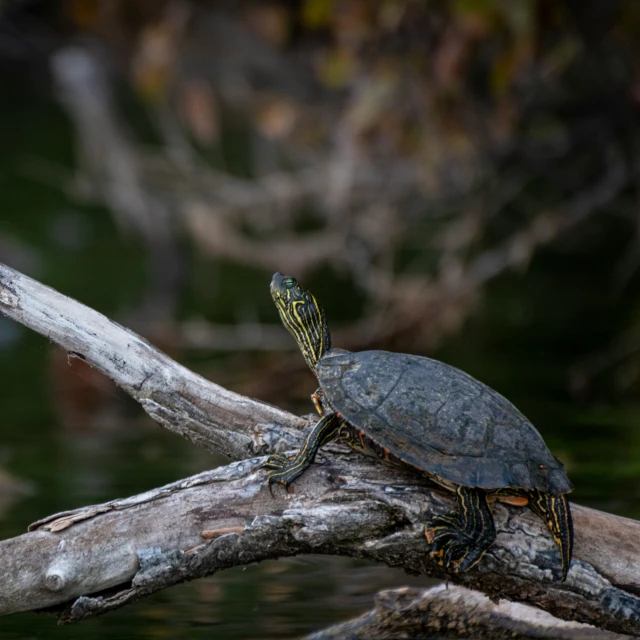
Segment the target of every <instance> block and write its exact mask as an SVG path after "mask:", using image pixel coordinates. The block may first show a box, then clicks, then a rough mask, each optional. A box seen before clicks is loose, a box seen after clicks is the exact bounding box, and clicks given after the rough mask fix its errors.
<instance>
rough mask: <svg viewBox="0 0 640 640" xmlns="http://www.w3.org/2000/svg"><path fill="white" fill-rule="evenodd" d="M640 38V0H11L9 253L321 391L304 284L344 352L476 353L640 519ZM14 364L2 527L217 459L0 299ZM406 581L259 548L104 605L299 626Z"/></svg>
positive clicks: (226, 380)
mask: <svg viewBox="0 0 640 640" xmlns="http://www.w3.org/2000/svg"><path fill="white" fill-rule="evenodd" d="M639 54H640V4H638V3H637V2H633V0H628V1H625V0H610V1H608V2H602V1H599V0H455V1H445V0H394V1H392V0H296V1H293V0H291V1H276V0H272V1H267V0H255V1H251V2H249V1H234V2H231V1H226V2H225V1H222V0H221V1H217V2H216V1H213V0H211V1H204V0H200V1H198V0H189V1H188V0H180V1H179V0H153V1H152V0H58V1H56V2H50V1H48V2H45V1H44V0H39V1H38V0H31V1H29V0H4V1H2V2H0V212H1V213H0V260H2V261H4V262H6V263H8V264H9V265H10V266H13V267H15V268H17V269H20V270H22V271H23V272H25V273H27V274H29V275H32V276H33V277H35V278H38V279H40V280H42V281H43V282H46V283H47V284H50V285H51V286H54V287H56V288H58V289H59V290H61V291H62V292H64V293H66V294H68V295H71V296H73V297H76V298H78V299H80V300H82V301H83V302H85V303H86V304H88V305H91V306H93V307H95V308H96V309H98V310H99V311H102V312H104V313H106V314H107V315H109V316H111V317H113V318H115V319H117V320H118V321H119V322H121V323H123V324H125V325H127V326H130V327H132V328H133V329H134V330H136V331H138V332H139V333H141V334H143V335H144V336H145V337H147V338H148V339H150V340H151V341H152V342H154V343H155V344H157V345H158V346H160V347H161V348H163V349H165V350H166V351H167V352H168V353H170V354H171V355H172V356H173V357H175V358H177V359H179V360H180V361H182V362H184V363H185V364H187V365H188V366H190V367H192V368H194V369H196V370H198V371H199V372H201V373H203V375H206V376H208V377H209V378H210V379H212V380H215V381H216V382H218V383H221V384H224V385H226V386H228V387H230V388H233V389H234V390H237V391H240V392H243V393H248V394H250V395H252V396H256V397H260V398H262V399H264V400H267V401H269V402H272V403H274V404H279V405H281V406H285V407H287V408H290V409H293V410H296V411H300V412H308V411H310V410H311V409H310V403H309V402H308V393H309V392H310V391H312V390H313V388H314V386H313V379H312V376H311V374H310V373H309V372H308V371H306V370H305V368H304V363H303V362H302V359H301V358H300V356H299V355H298V354H297V353H296V352H295V350H294V344H293V341H292V340H291V339H290V337H289V336H288V335H287V334H286V333H285V331H284V329H282V328H281V327H280V325H279V323H278V319H277V314H276V312H275V310H274V309H273V307H272V303H271V301H270V298H269V295H268V288H267V285H268V282H269V279H270V276H271V273H272V272H274V271H276V270H278V271H282V272H286V273H290V274H292V275H295V276H296V277H298V278H299V279H301V280H302V281H303V282H304V283H305V285H307V286H308V287H309V288H311V289H312V290H313V291H314V293H316V295H317V296H318V298H319V299H320V300H321V301H322V302H323V304H324V306H325V308H326V310H327V313H328V316H329V320H330V322H331V326H332V329H333V336H334V344H335V345H336V346H341V347H345V348H351V349H363V348H387V349H393V350H400V351H410V352H413V353H421V354H425V355H431V356H435V357H438V358H440V359H443V360H445V361H447V362H449V363H450V364H454V365H456V366H459V367H461V368H463V369H465V370H467V371H469V372H470V373H471V374H473V375H475V376H476V377H479V378H481V379H482V380H483V381H485V382H487V383H488V384H490V385H491V386H493V387H495V388H497V389H498V390H499V391H501V392H502V393H504V394H505V395H506V396H508V397H509V398H510V399H511V400H513V401H514V402H515V403H516V404H517V405H518V406H519V407H520V408H521V409H523V411H524V412H525V413H526V414H527V415H528V416H529V417H530V418H531V419H532V421H533V422H534V423H535V424H536V425H537V426H538V428H539V429H540V431H541V432H542V433H543V435H544V437H545V439H546V441H547V443H548V444H549V446H550V448H551V449H552V450H553V451H554V453H556V455H558V456H559V457H561V458H562V460H563V461H564V462H565V465H566V466H567V469H568V472H569V475H570V477H571V478H572V480H573V482H574V484H575V486H576V492H575V498H576V500H577V501H578V502H582V503H586V504H590V505H592V506H596V507H598V508H603V509H606V510H609V511H612V512H615V513H620V514H624V515H628V516H631V517H639V516H640V507H639V506H638V504H639V503H638V497H639V496H640V277H639V274H638V270H639V267H640V202H639V195H640V193H639V190H638V188H639V182H638V178H639V170H640V119H639V117H638V116H639V113H638V106H639V101H640V57H639ZM0 381H1V384H0V393H1V394H2V407H3V417H4V420H3V426H2V428H1V431H0V434H1V435H0V465H1V466H2V471H1V473H0V534H2V536H3V537H6V536H9V535H16V534H18V533H20V532H22V531H24V530H25V528H26V525H27V524H28V523H29V522H31V521H33V520H35V519H37V518H38V517H41V516H43V515H44V514H46V513H50V512H54V511H56V510H58V509H66V508H71V507H74V506H77V505H80V504H86V503H89V502H96V501H101V500H107V499H111V498H114V497H116V496H123V495H129V494H132V493H134V492H136V491H140V490H143V489H145V488H148V487H150V486H155V485H158V484H161V483H162V482H167V481H170V480H174V479H176V478H177V477H181V476H185V475H188V474H190V473H194V472H196V471H198V470H200V469H203V468H207V467H210V466H212V465H213V464H217V463H219V462H221V460H212V459H211V457H210V456H208V455H206V454H204V453H203V452H198V451H194V450H193V447H190V446H189V445H188V444H186V443H182V442H176V439H175V437H174V436H172V435H170V434H164V433H162V431H161V430H160V429H157V428H155V427H154V425H152V424H151V423H150V422H149V421H148V420H147V419H146V418H145V417H144V416H142V415H141V412H140V410H139V408H138V407H137V406H135V405H134V404H133V403H131V402H129V401H128V400H127V399H126V398H124V397H122V396H121V394H119V392H118V390H117V389H116V388H115V387H113V385H112V384H111V383H110V382H109V381H108V380H105V379H104V378H102V377H101V376H100V375H99V374H97V373H96V372H94V371H92V370H90V369H88V368H86V367H85V366H83V365H82V363H78V362H77V361H73V360H71V361H70V360H69V359H68V358H67V356H66V354H64V353H62V352H60V351H58V350H57V349H55V348H54V347H53V346H51V345H49V344H48V343H46V341H45V340H43V339H42V338H40V337H38V336H35V335H32V334H31V333H30V332H28V331H27V330H26V329H23V328H21V327H19V326H16V325H14V324H12V323H10V322H8V321H6V320H1V319H0ZM278 572H283V575H282V576H280V575H272V573H278ZM403 582H406V577H405V576H402V575H398V574H396V573H393V572H390V571H387V570H386V569H384V568H379V567H369V566H365V565H363V564H361V563H349V562H346V561H345V562H343V561H341V560H337V559H336V560H335V562H334V561H333V560H332V561H331V562H324V561H323V563H322V564H318V563H314V562H312V561H310V562H309V563H301V562H300V561H297V562H290V563H284V562H283V563H280V564H278V565H275V564H271V565H268V564H267V565H264V566H261V567H257V568H256V567H254V568H250V569H249V571H248V572H247V574H246V576H245V574H242V573H241V572H228V573H227V574H225V575H223V576H219V577H216V578H215V579H212V580H211V581H205V582H203V583H201V584H199V585H191V586H185V587H181V588H179V589H175V590H173V591H171V592H169V593H167V594H163V595H161V596H159V597H158V598H156V599H155V600H152V601H150V603H149V604H146V605H141V607H139V608H138V609H137V610H136V611H132V612H127V613H122V614H116V616H114V617H112V619H110V620H105V621H94V622H91V623H89V624H91V625H93V626H92V629H93V633H95V634H103V635H108V634H113V633H115V632H116V630H118V629H121V628H122V625H125V626H126V627H127V628H129V629H134V628H135V629H137V631H138V633H140V634H143V635H145V634H146V635H154V636H163V635H171V634H172V633H173V634H175V633H190V634H191V637H197V636H198V635H199V634H200V633H202V634H204V633H209V631H210V628H211V625H212V624H217V625H224V627H223V628H224V633H225V634H226V636H227V637H260V638H264V637H271V636H274V637H275V636H277V637H279V638H282V637H290V636H293V635H296V634H300V633H302V632H304V631H308V630H311V629H313V628H318V627H319V626H322V621H325V622H326V621H327V620H329V619H333V618H339V617H344V616H345V615H349V614H353V613H354V612H357V611H358V610H359V609H365V608H367V607H368V606H369V602H370V601H369V597H370V594H371V593H373V592H375V590H376V589H377V588H381V587H382V586H390V585H391V584H396V585H397V584H400V583H403ZM318 584H322V585H323V587H322V588H318V586H317V585H318ZM258 585H259V587H258ZM310 585H312V588H311V587H310ZM345 585H346V586H345ZM347 586H348V587H349V588H347ZM345 589H347V591H345ZM349 589H351V590H350V591H349ZM274 603H275V604H274ZM303 603H304V604H303ZM311 604H313V609H311V608H310V605H311ZM179 608H181V610H182V613H181V614H180V615H178V614H177V613H176V611H177V609H179ZM247 608H248V609H249V610H250V611H251V612H252V614H251V616H250V618H251V623H250V624H249V622H247V617H246V614H245V611H246V610H247ZM205 611H206V612H208V613H205ZM117 616H122V617H120V618H118V617H117ZM34 620H36V619H34V617H33V616H31V617H26V616H25V617H22V616H17V617H14V618H11V619H9V620H8V621H7V623H6V624H5V621H3V623H2V626H1V627H0V637H7V638H14V637H16V638H17V637H23V636H22V635H20V634H22V633H23V632H24V630H25V629H32V628H36V627H35V626H34V625H42V629H46V630H47V633H49V632H50V633H54V630H52V629H51V623H50V621H47V620H45V621H40V620H37V622H34ZM119 625H120V626H119ZM38 628H40V627H38ZM163 629H164V633H163V631H162V630H163ZM86 632H87V631H86V630H84V629H83V630H78V631H75V630H74V631H73V632H71V633H78V634H82V633H86ZM65 637H69V636H68V635H67V636H65Z"/></svg>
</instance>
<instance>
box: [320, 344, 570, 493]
mask: <svg viewBox="0 0 640 640" xmlns="http://www.w3.org/2000/svg"><path fill="white" fill-rule="evenodd" d="M317 373H318V378H319V380H320V385H321V387H322V388H323V389H324V392H325V394H326V397H327V400H328V401H329V404H330V405H331V406H332V407H333V408H334V409H335V410H336V411H338V412H340V413H341V414H342V415H343V416H344V417H345V418H346V419H347V420H348V421H349V422H350V423H351V424H352V425H354V426H355V427H356V428H358V429H362V430H363V431H364V432H365V434H366V435H367V436H368V437H369V438H371V439H372V440H373V441H374V442H375V443H377V444H378V445H380V446H382V447H385V448H387V449H389V450H390V451H391V453H393V454H395V455H396V456H397V457H399V458H400V459H402V460H403V461H404V462H406V463H408V464H410V465H412V466H415V467H418V468H420V469H423V470H424V471H427V472H429V473H432V474H435V475H437V476H440V477H441V478H444V479H445V480H448V481H450V482H453V483H455V484H460V485H464V486H467V487H482V488H484V489H498V488H504V487H516V488H521V489H539V490H540V491H544V492H546V493H552V494H561V493H568V492H570V491H571V490H572V486H571V483H570V482H569V480H568V478H567V476H566V474H565V472H564V468H563V466H562V463H561V462H560V461H559V460H557V459H556V458H555V457H554V456H553V455H552V454H551V452H550V451H549V449H548V448H547V446H546V444H545V443H544V440H543V439H542V436H541V435H540V434H539V433H538V431H537V430H536V429H535V427H534V426H533V425H532V424H531V423H530V422H529V421H528V420H527V419H526V418H525V417H524V415H522V413H521V412H520V411H518V409H516V407H514V406H513V405H512V404H511V403H510V402H509V401H508V400H507V399H506V398H504V397H503V396H501V395H500V394H499V393H498V392H497V391H494V390H493V389H491V388H490V387H488V386H487V385H485V384H483V383H482V382H480V381H478V380H476V379H475V378H472V377H471V376H470V375H468V374H466V373H464V372H463V371H460V370H459V369H456V368H455V367H451V366H449V365H447V364H444V363H442V362H438V361H437V360H431V359H430V358H423V357H420V356H412V355H405V354H401V353H390V352H388V351H362V352H359V353H351V352H348V351H342V350H339V349H332V350H330V351H328V352H327V353H326V354H325V355H324V356H323V357H322V358H321V360H320V362H319V363H318V365H317Z"/></svg>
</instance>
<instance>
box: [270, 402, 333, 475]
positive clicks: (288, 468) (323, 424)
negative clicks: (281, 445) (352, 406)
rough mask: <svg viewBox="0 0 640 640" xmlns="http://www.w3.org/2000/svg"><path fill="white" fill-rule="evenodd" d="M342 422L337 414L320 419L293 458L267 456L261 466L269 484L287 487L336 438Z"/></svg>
mask: <svg viewBox="0 0 640 640" xmlns="http://www.w3.org/2000/svg"><path fill="white" fill-rule="evenodd" d="M343 424H344V420H343V419H342V418H341V417H340V416H339V415H337V414H335V413H331V414H328V415H325V416H324V417H323V418H321V419H320V420H319V421H318V422H317V423H316V424H315V425H314V426H313V428H312V429H311V430H310V431H309V433H308V434H307V437H306V438H305V440H304V444H303V445H302V446H301V447H300V449H299V450H298V451H297V453H296V454H295V456H293V458H287V457H286V456H284V455H282V454H281V453H276V454H275V455H272V456H269V458H267V461H266V462H265V463H264V464H263V465H262V468H263V469H267V470H268V471H267V480H268V482H269V484H271V483H273V482H279V483H280V484H283V485H284V486H285V487H288V486H289V485H290V484H291V483H292V482H293V481H294V480H295V479H296V478H297V477H298V476H299V475H301V474H302V473H303V472H304V471H305V469H307V467H308V466H309V465H310V464H311V463H312V462H313V459H314V458H315V457H316V453H317V452H318V449H319V448H320V447H321V446H322V445H323V444H326V443H327V442H329V441H330V440H333V439H334V438H336V437H337V436H338V432H339V431H340V427H341V426H342V425H343Z"/></svg>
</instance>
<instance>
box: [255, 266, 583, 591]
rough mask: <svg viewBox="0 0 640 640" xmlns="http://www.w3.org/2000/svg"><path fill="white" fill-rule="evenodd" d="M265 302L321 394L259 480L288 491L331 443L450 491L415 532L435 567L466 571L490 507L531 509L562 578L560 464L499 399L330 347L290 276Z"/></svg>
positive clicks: (456, 375)
mask: <svg viewBox="0 0 640 640" xmlns="http://www.w3.org/2000/svg"><path fill="white" fill-rule="evenodd" d="M270 289H271V296H272V298H273V301H274V303H275V305H276V307H277V309H278V312H279V315H280V318H281V320H282V322H283V324H284V326H285V327H286V328H287V329H288V330H289V331H290V332H291V334H292V335H293V337H294V338H295V340H296V342H297V344H298V347H299V348H300V351H301V352H302V356H303V357H304V359H305V361H306V363H307V365H308V366H309V367H310V368H311V370H312V372H313V373H314V374H315V376H316V377H317V379H318V382H319V385H320V387H319V388H318V390H317V391H316V392H315V393H314V394H312V396H311V397H312V400H313V402H314V404H315V407H316V410H317V411H318V413H319V414H320V419H319V420H318V422H317V423H316V424H315V425H313V426H312V427H311V428H310V429H309V430H308V432H307V433H306V435H305V438H304V443H303V445H302V446H301V447H300V449H299V450H298V451H297V452H296V453H295V454H294V455H293V456H292V457H288V456H285V455H284V454H281V453H276V454H274V455H271V456H269V457H268V458H267V460H266V462H265V463H263V465H262V466H263V467H264V468H265V469H266V470H267V481H268V484H269V486H271V484H272V483H274V482H276V483H280V484H282V485H284V486H285V487H288V486H289V485H290V484H291V483H292V482H293V481H294V480H295V479H296V478H298V477H299V476H300V475H301V474H302V473H303V472H304V471H305V470H306V469H307V468H308V467H309V465H310V464H311V463H312V462H313V460H314V458H315V455H316V453H317V451H318V449H319V448H320V447H321V446H322V445H324V444H326V443H328V442H330V441H332V440H339V441H342V442H344V443H346V444H347V445H349V446H350V447H352V448H354V449H356V450H358V451H361V452H364V453H367V454H368V455H374V456H378V457H380V458H383V459H384V460H386V461H387V462H390V463H392V464H400V465H408V466H409V467H412V468H413V469H414V470H416V469H417V470H418V471H419V472H420V473H422V474H424V476H426V477H427V478H429V479H430V480H432V481H434V482H435V483H437V484H438V485H440V486H442V487H444V488H445V489H447V490H448V491H450V492H453V493H454V494H455V501H456V505H455V508H454V509H453V510H452V511H451V512H449V513H446V514H444V515H437V516H433V517H431V518H430V519H429V520H428V521H427V522H426V523H425V525H424V532H425V536H426V538H427V542H428V543H429V545H430V550H429V553H430V555H431V557H432V558H433V559H434V560H435V561H437V562H438V563H439V564H440V565H441V566H442V567H444V569H445V570H446V571H448V572H451V573H462V572H465V571H468V570H469V569H471V568H472V567H474V566H475V565H476V564H477V563H478V562H479V561H480V559H481V558H482V556H483V555H484V553H485V552H486V551H487V549H489V547H490V546H491V545H492V544H493V542H494V540H495V538H496V528H495V524H494V520H493V515H492V510H491V504H492V503H494V502H495V501H496V500H499V501H502V502H506V503H510V504H515V505H518V506H525V505H528V506H529V508H530V509H531V510H532V511H533V512H534V513H535V514H537V515H538V516H540V517H541V518H542V519H543V520H544V521H545V523H546V524H547V526H548V527H549V529H550V531H551V535H552V537H553V540H554V541H555V543H556V544H557V545H558V547H559V550H560V560H561V580H565V579H566V577H567V572H568V570H569V565H570V563H571V551H572V547H573V525H572V519H571V510H570V507H569V502H568V501H567V498H566V495H567V494H568V493H569V492H571V491H572V490H573V487H572V485H571V483H570V481H569V479H568V478H567V475H566V473H565V471H564V467H563V465H562V463H561V462H560V461H559V460H558V459H557V458H555V457H554V456H553V455H552V454H551V452H550V451H549V449H548V448H547V446H546V444H545V442H544V440H543V439H542V436H541V435H540V434H539V433H538V431H537V430H536V429H535V427H534V426H533V425H532V424H531V423H530V422H529V421H528V420H527V418H525V416H524V415H523V414H522V413H521V412H520V411H519V410H518V409H517V408H516V407H515V406H514V405H513V404H511V402H509V401H508V400H507V399H506V398H505V397H503V396H502V395H500V394H499V393H498V392H497V391H494V390H493V389H491V388H490V387H488V386H487V385H485V384H484V383H482V382H480V381H478V380H476V379H475V378H473V377H472V376H470V375H469V374H467V373H465V372H463V371H461V370H460V369H457V368H455V367H453V366H450V365H448V364H445V363H443V362H440V361H438V360H433V359H431V358H426V357H422V356H416V355H407V354H402V353H394V352H388V351H360V352H350V351H346V350H343V349H335V348H332V347H331V336H330V334H329V329H328V326H327V321H326V318H325V314H324V311H323V309H322V307H321V306H320V304H319V303H318V302H317V300H316V299H315V297H314V296H313V295H312V294H311V293H310V292H309V291H307V290H305V289H304V288H303V287H302V286H301V285H300V284H299V283H298V281H297V280H296V279H295V278H293V277H291V276H284V275H282V274H280V273H276V274H275V275H274V276H273V279H272V281H271V287H270Z"/></svg>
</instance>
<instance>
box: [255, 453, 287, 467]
mask: <svg viewBox="0 0 640 640" xmlns="http://www.w3.org/2000/svg"><path fill="white" fill-rule="evenodd" d="M287 462H289V458H287V456H285V455H283V454H282V453H274V454H273V455H271V456H269V457H268V458H267V459H266V460H265V461H264V462H263V463H262V464H261V465H260V467H259V468H260V469H269V470H274V471H279V470H281V469H282V468H283V467H284V466H285V465H286V464H287Z"/></svg>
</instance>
